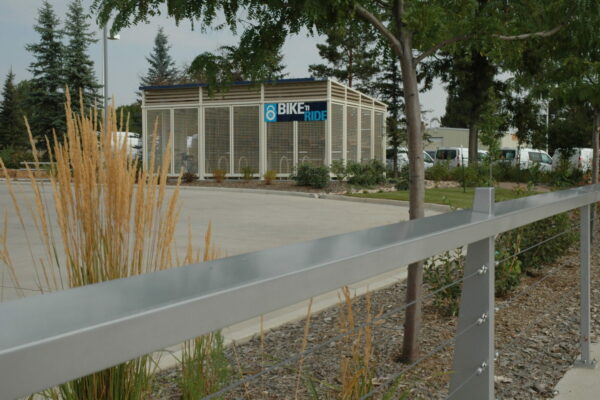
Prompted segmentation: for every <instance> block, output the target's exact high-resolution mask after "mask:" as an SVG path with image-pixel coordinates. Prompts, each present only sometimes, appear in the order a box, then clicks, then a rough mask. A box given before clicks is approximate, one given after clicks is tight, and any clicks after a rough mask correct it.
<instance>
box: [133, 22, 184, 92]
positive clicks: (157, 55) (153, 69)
mask: <svg viewBox="0 0 600 400" xmlns="http://www.w3.org/2000/svg"><path fill="white" fill-rule="evenodd" d="M170 49H171V46H169V39H168V37H167V35H166V34H165V32H164V29H163V28H162V27H160V28H158V32H157V33H156V37H155V38H154V47H153V48H152V53H151V54H150V56H149V57H146V61H148V63H149V64H150V67H149V68H148V72H146V75H145V76H144V77H142V79H141V85H142V86H154V85H169V84H173V83H175V82H176V81H177V78H178V76H179V72H178V71H177V68H175V61H173V59H172V58H171V55H170V54H169V50H170Z"/></svg>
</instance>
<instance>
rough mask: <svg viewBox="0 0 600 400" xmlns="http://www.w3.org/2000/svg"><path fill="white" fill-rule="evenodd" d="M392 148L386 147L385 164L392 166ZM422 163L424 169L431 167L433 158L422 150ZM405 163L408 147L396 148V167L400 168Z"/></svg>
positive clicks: (406, 161) (406, 163) (406, 162)
mask: <svg viewBox="0 0 600 400" xmlns="http://www.w3.org/2000/svg"><path fill="white" fill-rule="evenodd" d="M393 155H394V150H393V149H388V151H387V166H388V168H393V166H394V158H393ZM423 163H424V164H425V169H427V168H431V167H433V158H431V156H430V155H429V154H427V152H426V151H423ZM405 165H408V149H407V148H406V147H399V148H398V169H399V170H400V169H402V167H404V166H405Z"/></svg>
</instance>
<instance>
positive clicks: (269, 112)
mask: <svg viewBox="0 0 600 400" xmlns="http://www.w3.org/2000/svg"><path fill="white" fill-rule="evenodd" d="M265 121H266V122H277V103H271V104H265Z"/></svg>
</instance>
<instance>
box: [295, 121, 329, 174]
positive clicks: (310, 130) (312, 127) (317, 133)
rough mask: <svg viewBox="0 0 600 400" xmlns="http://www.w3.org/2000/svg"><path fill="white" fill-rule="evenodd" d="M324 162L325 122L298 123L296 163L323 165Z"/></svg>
mask: <svg viewBox="0 0 600 400" xmlns="http://www.w3.org/2000/svg"><path fill="white" fill-rule="evenodd" d="M324 161H325V121H300V122H298V163H299V164H302V163H309V164H313V165H323V164H324Z"/></svg>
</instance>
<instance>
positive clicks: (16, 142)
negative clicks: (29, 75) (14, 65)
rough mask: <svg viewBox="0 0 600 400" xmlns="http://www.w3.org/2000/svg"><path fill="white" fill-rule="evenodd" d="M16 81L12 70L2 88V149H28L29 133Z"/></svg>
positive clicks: (0, 116) (0, 136) (0, 127)
mask: <svg viewBox="0 0 600 400" xmlns="http://www.w3.org/2000/svg"><path fill="white" fill-rule="evenodd" d="M14 79H15V74H13V72H12V69H11V70H10V71H9V73H8V75H7V77H6V81H4V87H3V88H2V102H1V103H0V149H5V148H7V147H12V148H27V147H28V142H29V141H28V139H27V131H26V130H25V124H24V123H23V115H22V110H21V107H20V104H19V99H18V95H17V89H16V87H15V84H14Z"/></svg>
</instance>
